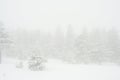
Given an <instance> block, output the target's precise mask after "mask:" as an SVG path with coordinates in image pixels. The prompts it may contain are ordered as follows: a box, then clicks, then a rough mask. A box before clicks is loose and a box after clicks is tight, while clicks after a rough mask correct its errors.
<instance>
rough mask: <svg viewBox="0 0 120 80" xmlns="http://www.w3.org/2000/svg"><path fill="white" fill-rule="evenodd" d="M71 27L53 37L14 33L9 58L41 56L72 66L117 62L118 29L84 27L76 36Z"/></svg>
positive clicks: (56, 32) (119, 60)
mask: <svg viewBox="0 0 120 80" xmlns="http://www.w3.org/2000/svg"><path fill="white" fill-rule="evenodd" d="M73 27H74V26H72V25H68V27H67V30H66V32H65V33H64V32H63V30H62V28H61V27H60V26H59V27H57V28H56V30H55V32H54V34H51V33H42V32H40V31H39V30H38V31H33V32H28V31H25V30H24V31H17V33H16V34H15V35H14V48H13V50H11V54H9V55H14V56H15V57H19V58H22V59H25V58H26V57H29V56H33V55H36V56H37V55H40V56H43V57H46V58H58V59H62V60H65V61H68V62H72V63H102V62H112V63H119V62H120V39H119V37H120V36H119V31H118V30H117V28H114V27H113V28H112V29H109V30H105V29H92V30H91V31H88V30H87V28H84V29H82V30H81V31H82V32H80V35H77V36H76V35H75V31H74V30H73Z"/></svg>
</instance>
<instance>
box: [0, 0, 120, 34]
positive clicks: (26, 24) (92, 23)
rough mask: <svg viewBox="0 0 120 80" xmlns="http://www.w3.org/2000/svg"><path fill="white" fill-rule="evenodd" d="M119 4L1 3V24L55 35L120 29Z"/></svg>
mask: <svg viewBox="0 0 120 80" xmlns="http://www.w3.org/2000/svg"><path fill="white" fill-rule="evenodd" d="M119 4H120V1H119V0H0V20H1V21H2V22H3V23H4V24H5V25H6V26H7V27H9V29H10V28H12V29H15V30H16V29H21V28H22V29H28V30H33V29H40V30H42V31H53V30H54V29H55V28H56V27H57V26H58V25H60V26H62V27H63V29H65V27H66V26H67V25H68V24H71V25H72V26H73V27H74V29H75V31H76V33H77V32H79V31H80V29H81V27H84V26H87V27H88V28H91V27H111V26H120V23H119V21H120V15H119V14H120V9H119V8H120V6H119Z"/></svg>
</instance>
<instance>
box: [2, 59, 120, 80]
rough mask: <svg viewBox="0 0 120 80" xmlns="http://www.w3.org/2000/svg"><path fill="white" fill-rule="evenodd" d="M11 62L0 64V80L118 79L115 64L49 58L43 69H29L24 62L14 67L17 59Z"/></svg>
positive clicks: (119, 73) (118, 72) (119, 71)
mask: <svg viewBox="0 0 120 80" xmlns="http://www.w3.org/2000/svg"><path fill="white" fill-rule="evenodd" d="M11 61H12V60H11ZM12 62H13V63H10V64H8V63H7V61H4V63H3V64H1V65H0V80H120V66H117V65H111V64H107V65H92V64H91V65H83V64H74V65H73V64H67V63H64V62H62V61H59V60H53V59H49V60H48V62H47V63H46V69H45V70H44V71H30V70H29V69H28V68H27V65H26V63H24V67H23V68H16V62H17V60H16V61H15V60H13V61H12Z"/></svg>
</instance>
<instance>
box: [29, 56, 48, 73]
mask: <svg viewBox="0 0 120 80" xmlns="http://www.w3.org/2000/svg"><path fill="white" fill-rule="evenodd" d="M45 62H46V61H45V60H44V59H43V58H42V57H38V56H32V57H31V58H30V59H29V61H28V68H29V69H30V70H32V71H40V70H44V69H45Z"/></svg>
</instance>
